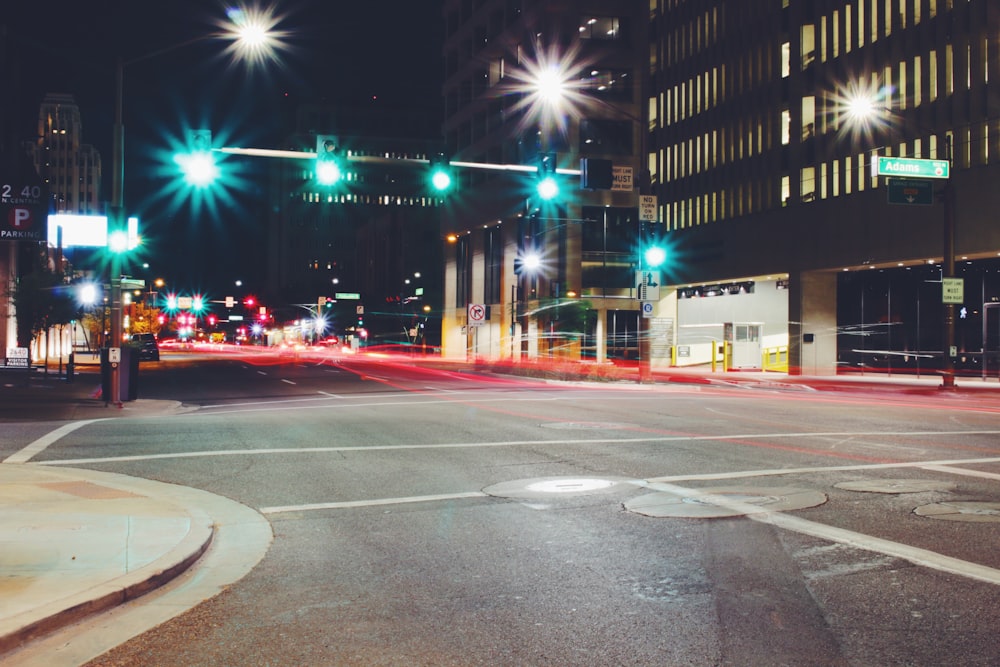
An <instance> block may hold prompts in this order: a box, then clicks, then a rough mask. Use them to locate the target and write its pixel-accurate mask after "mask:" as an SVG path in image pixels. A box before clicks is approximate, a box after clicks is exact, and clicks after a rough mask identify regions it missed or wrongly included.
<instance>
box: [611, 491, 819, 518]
mask: <svg viewBox="0 0 1000 667" xmlns="http://www.w3.org/2000/svg"><path fill="white" fill-rule="evenodd" d="M689 491H691V493H689V494H685V495H677V494H673V493H650V494H647V495H645V496H639V497H638V498H633V499H632V500H629V501H628V502H626V503H625V509H627V510H628V511H630V512H635V513H636V514H642V515H644V516H652V517H678V518H691V519H717V518H723V517H732V516H743V515H744V514H752V513H754V512H770V511H785V510H798V509H805V508H806V507H815V506H816V505H822V504H823V503H825V502H826V494H825V493H821V492H820V491H812V490H810V489H797V488H793V487H751V486H727V487H716V488H711V489H698V490H694V489H689Z"/></svg>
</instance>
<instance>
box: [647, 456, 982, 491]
mask: <svg viewBox="0 0 1000 667" xmlns="http://www.w3.org/2000/svg"><path fill="white" fill-rule="evenodd" d="M973 463H1000V457H989V458H981V459H946V460H943V461H905V462H899V463H859V464H854V465H843V466H819V467H811V468H773V469H770V470H740V471H737V472H718V473H699V474H693V475H666V476H664V477H655V478H650V479H648V480H646V481H648V482H650V483H657V484H658V483H661V482H693V481H712V480H726V479H746V478H749V477H780V476H783V475H810V474H813V473H817V472H838V471H839V472H844V471H856V470H893V469H897V468H928V469H931V468H933V466H935V465H939V466H952V465H969V464H973ZM950 470H951V469H950V468H949V471H950Z"/></svg>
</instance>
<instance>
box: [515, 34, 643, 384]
mask: <svg viewBox="0 0 1000 667" xmlns="http://www.w3.org/2000/svg"><path fill="white" fill-rule="evenodd" d="M576 44H577V45H579V44H580V42H576ZM591 64H592V62H590V61H587V60H586V59H584V58H582V57H581V54H580V52H579V48H571V49H570V50H569V51H566V52H563V53H560V51H559V50H558V48H555V47H552V48H549V49H548V50H543V49H538V53H537V55H536V57H535V59H534V60H530V59H529V60H526V61H525V62H524V69H523V70H522V71H515V72H514V73H513V76H512V78H513V79H514V81H515V90H519V91H520V92H523V93H525V97H524V98H523V99H522V100H521V101H520V102H519V103H518V104H517V105H515V107H514V109H515V110H517V109H521V108H524V109H525V111H526V113H525V116H524V119H523V120H522V123H524V124H530V123H532V122H534V121H535V120H536V119H537V120H538V121H539V124H540V125H541V126H543V127H548V128H550V129H551V128H552V127H553V126H555V127H557V128H558V129H559V130H560V131H561V132H562V133H563V134H565V133H566V130H567V127H566V124H567V122H568V119H569V118H579V117H581V116H582V115H583V111H584V110H585V109H586V108H587V107H588V106H603V107H604V108H606V109H607V110H608V111H609V112H610V113H611V114H614V115H617V116H619V117H621V118H625V119H627V120H629V121H631V122H632V123H635V124H636V125H637V126H638V129H639V145H638V155H639V159H638V160H637V164H636V171H637V173H638V174H639V179H638V188H637V191H636V194H637V195H640V196H641V195H642V194H643V191H644V189H645V188H648V187H649V177H648V173H647V169H646V168H645V167H644V164H645V161H646V160H647V156H646V141H647V136H646V135H647V130H646V128H645V127H644V125H645V124H644V122H643V119H642V118H640V117H639V116H637V115H636V114H633V113H630V112H629V110H627V109H625V108H623V107H622V106H619V105H615V104H611V103H609V102H608V101H607V100H603V99H601V98H600V97H596V96H593V95H589V94H587V90H588V82H587V81H586V79H585V78H584V77H580V76H579V75H578V73H580V72H586V71H587V68H588V67H589V66H590V65H591ZM639 92H640V93H641V92H642V91H641V90H640V91H639ZM644 97H645V96H644V95H642V94H640V95H638V99H639V100H642V99H643V98H644ZM542 138H543V141H544V140H546V139H547V137H545V136H543V137H542ZM543 151H544V146H543ZM543 155H544V153H543ZM539 175H540V176H541V170H540V171H539ZM543 182H544V180H543V179H542V180H540V182H539V186H540V189H539V192H540V193H541V184H542V183H543ZM541 196H542V198H543V199H544V198H545V195H544V194H541ZM552 196H555V194H553V195H552ZM637 204H638V202H637ZM636 208H638V205H637V206H636ZM638 231H639V237H640V241H641V236H642V234H641V229H640V230H638ZM638 262H639V264H640V268H642V266H641V265H642V264H644V263H646V262H645V258H644V257H643V255H642V251H641V250H640V254H639V258H638ZM649 333H650V332H649V322H648V320H647V319H646V318H644V317H643V316H642V313H641V312H640V313H639V323H638V334H639V341H638V345H639V359H638V366H639V368H638V371H639V377H638V380H639V382H648V381H650V380H651V379H652V369H651V347H652V346H651V344H650V340H649Z"/></svg>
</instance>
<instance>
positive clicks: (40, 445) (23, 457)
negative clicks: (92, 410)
mask: <svg viewBox="0 0 1000 667" xmlns="http://www.w3.org/2000/svg"><path fill="white" fill-rule="evenodd" d="M108 419H113V418H112V417H101V418H100V419H84V420H82V421H78V422H71V423H69V424H63V425H62V426H60V427H59V428H57V429H56V430H54V431H52V432H51V433H47V434H46V435H43V436H42V437H41V438H39V439H38V440H35V441H34V442H33V443H31V444H30V445H28V446H26V447H24V448H23V449H21V450H20V451H17V452H15V453H13V454H11V455H10V456H8V457H7V458H5V459H4V460H3V462H4V463H27V462H28V461H30V460H31V459H33V458H34V457H35V456H37V455H38V454H39V453H41V452H43V451H44V450H45V448H46V447H48V446H49V445H51V444H52V443H54V442H56V441H57V440H59V439H60V438H62V437H63V436H64V435H67V434H69V433H72V432H73V431H75V430H76V429H78V428H80V427H82V426H86V425H87V424H93V423H95V422H102V421H107V420H108Z"/></svg>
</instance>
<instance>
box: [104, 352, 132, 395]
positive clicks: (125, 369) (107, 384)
mask: <svg viewBox="0 0 1000 667" xmlns="http://www.w3.org/2000/svg"><path fill="white" fill-rule="evenodd" d="M121 351H122V360H121V362H120V363H119V364H118V398H117V400H115V401H114V402H115V403H123V402H125V401H134V400H137V399H138V398H139V350H137V349H135V348H132V347H128V346H123V347H122V348H121ZM101 395H102V396H103V397H104V404H105V405H107V404H108V403H110V402H111V401H112V400H114V399H112V396H111V361H110V359H109V358H108V348H104V349H103V350H101Z"/></svg>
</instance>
